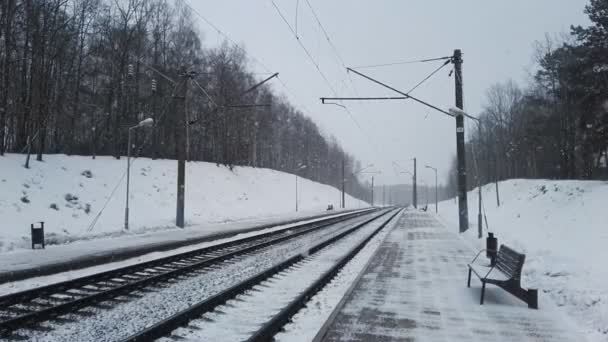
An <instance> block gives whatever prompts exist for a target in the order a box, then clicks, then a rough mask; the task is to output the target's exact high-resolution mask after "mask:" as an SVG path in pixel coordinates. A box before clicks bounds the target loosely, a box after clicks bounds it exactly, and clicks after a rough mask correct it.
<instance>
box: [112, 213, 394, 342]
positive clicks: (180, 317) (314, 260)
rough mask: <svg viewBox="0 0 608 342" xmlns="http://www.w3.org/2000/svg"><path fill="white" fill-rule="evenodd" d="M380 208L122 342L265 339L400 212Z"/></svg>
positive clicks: (267, 339) (286, 321)
mask: <svg viewBox="0 0 608 342" xmlns="http://www.w3.org/2000/svg"><path fill="white" fill-rule="evenodd" d="M399 212H400V210H392V211H387V212H384V213H383V215H379V216H377V217H375V218H373V219H370V220H366V221H365V222H362V223H360V224H357V225H356V226H354V227H352V228H350V229H348V230H345V231H343V232H341V233H340V234H337V235H335V236H333V237H331V238H329V239H326V240H325V241H322V242H320V243H317V244H316V245H314V246H312V247H309V248H308V249H307V250H306V251H305V252H304V253H302V254H299V255H295V256H293V257H291V258H289V259H287V260H285V261H283V262H280V263H278V264H275V265H273V266H272V267H270V268H268V269H266V270H264V271H262V272H260V273H258V274H256V275H253V276H252V277H249V278H247V279H245V280H244V281H242V282H239V283H237V284H236V285H234V286H232V287H230V288H228V289H226V290H224V291H222V292H220V293H218V294H216V295H214V296H212V297H209V298H207V299H205V300H203V301H201V302H199V303H196V304H194V305H192V306H190V307H188V308H187V309H185V310H183V311H181V312H178V313H176V314H174V315H173V316H171V317H169V318H167V319H165V320H163V321H161V322H159V323H157V324H154V325H152V326H151V327H149V328H147V329H145V330H142V331H140V332H138V333H136V334H133V335H132V336H130V337H128V338H126V339H124V340H123V341H150V340H155V339H163V340H167V341H171V340H192V341H203V340H205V341H243V340H247V341H269V340H272V338H273V336H274V335H275V334H276V333H278V332H279V331H281V329H282V328H283V326H284V325H285V324H287V323H289V321H290V319H291V318H292V316H293V315H295V314H296V313H297V312H298V311H299V310H300V309H301V308H302V307H304V306H305V305H306V303H307V301H308V300H309V299H310V298H311V297H313V296H314V295H315V294H316V293H318V292H319V291H320V290H322V289H323V288H324V286H325V285H326V284H328V283H329V282H330V281H331V280H332V279H333V278H334V277H335V276H336V275H337V274H338V272H340V270H341V269H342V268H343V267H344V266H346V265H347V263H348V262H349V261H350V260H351V259H352V258H353V257H355V256H356V255H357V253H359V251H361V249H363V248H364V247H365V246H366V244H367V243H368V242H369V241H370V240H371V239H372V238H374V237H375V236H376V234H378V233H379V232H380V231H382V229H384V228H385V227H386V226H387V225H388V223H389V222H391V221H392V220H393V218H395V216H397V215H398V214H399Z"/></svg>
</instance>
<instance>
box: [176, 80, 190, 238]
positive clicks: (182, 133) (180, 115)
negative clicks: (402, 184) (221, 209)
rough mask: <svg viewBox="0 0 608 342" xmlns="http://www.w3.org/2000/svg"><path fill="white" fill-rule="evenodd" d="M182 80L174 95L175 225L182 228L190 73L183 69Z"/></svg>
mask: <svg viewBox="0 0 608 342" xmlns="http://www.w3.org/2000/svg"><path fill="white" fill-rule="evenodd" d="M180 76H181V78H182V80H181V81H180V82H179V83H178V84H177V86H176V89H175V95H174V96H173V99H174V102H175V113H176V115H175V121H176V122H175V144H176V154H177V210H176V215H175V225H176V226H178V227H180V228H184V208H185V197H186V144H187V142H186V125H187V123H186V95H187V93H188V83H189V78H190V74H189V73H188V72H187V71H186V70H185V69H184V70H183V72H182V75H180Z"/></svg>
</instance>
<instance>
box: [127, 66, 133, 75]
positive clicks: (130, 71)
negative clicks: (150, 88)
mask: <svg viewBox="0 0 608 342" xmlns="http://www.w3.org/2000/svg"><path fill="white" fill-rule="evenodd" d="M127 72H128V73H129V76H133V64H129V65H128V66H127Z"/></svg>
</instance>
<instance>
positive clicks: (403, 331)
mask: <svg viewBox="0 0 608 342" xmlns="http://www.w3.org/2000/svg"><path fill="white" fill-rule="evenodd" d="M455 227H456V226H448V227H446V226H444V225H443V224H441V222H440V221H438V220H437V218H436V216H435V215H434V214H432V213H424V212H419V211H414V210H411V211H408V212H406V213H405V214H404V215H402V216H401V218H400V220H399V222H398V223H397V224H396V225H395V228H394V229H393V230H392V232H391V233H390V234H389V235H388V236H387V237H386V239H385V240H384V242H383V243H382V244H381V245H380V247H379V249H378V251H377V252H376V254H375V255H374V256H373V257H372V259H371V260H370V262H369V264H368V266H367V268H366V269H365V270H364V272H363V273H362V275H361V276H360V278H359V281H358V282H356V283H355V284H354V285H353V287H352V288H351V290H350V292H349V294H348V295H347V296H346V297H345V298H344V300H343V301H342V303H341V304H340V305H339V306H338V307H337V309H336V310H335V311H334V313H333V314H332V316H331V317H332V318H331V319H330V320H329V321H328V323H326V325H325V326H324V327H323V328H322V329H321V331H320V332H319V334H318V335H317V338H316V339H315V341H467V342H470V341H484V342H485V341H556V342H561V341H564V342H565V341H572V342H574V341H576V342H579V341H584V340H585V337H584V336H582V335H581V334H580V332H579V329H578V327H576V326H574V325H573V324H571V323H570V321H569V318H568V317H566V315H564V314H563V313H562V312H560V310H558V308H557V307H555V305H552V303H551V302H550V301H549V302H546V301H543V300H542V296H541V302H540V310H533V309H529V308H528V307H527V305H526V304H525V303H523V302H521V301H519V300H518V299H516V298H515V297H513V296H511V295H510V294H508V293H507V292H505V291H503V290H502V289H500V288H498V287H495V286H492V285H488V287H487V288H486V296H485V303H484V305H479V295H480V290H481V286H480V282H479V281H473V279H472V282H471V288H467V285H466V280H467V266H466V265H467V262H469V261H471V259H472V257H473V256H474V255H475V254H476V252H477V251H476V250H475V249H474V248H471V247H470V246H469V245H468V244H467V243H466V241H465V240H463V239H461V238H460V236H459V234H458V233H457V230H456V228H455ZM475 280H477V279H475Z"/></svg>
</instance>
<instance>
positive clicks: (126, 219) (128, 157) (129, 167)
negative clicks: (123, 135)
mask: <svg viewBox="0 0 608 342" xmlns="http://www.w3.org/2000/svg"><path fill="white" fill-rule="evenodd" d="M132 128H133V127H131V128H129V134H128V136H129V137H128V139H127V143H128V145H127V202H126V205H125V230H129V185H130V178H131V131H133V129H132Z"/></svg>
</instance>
